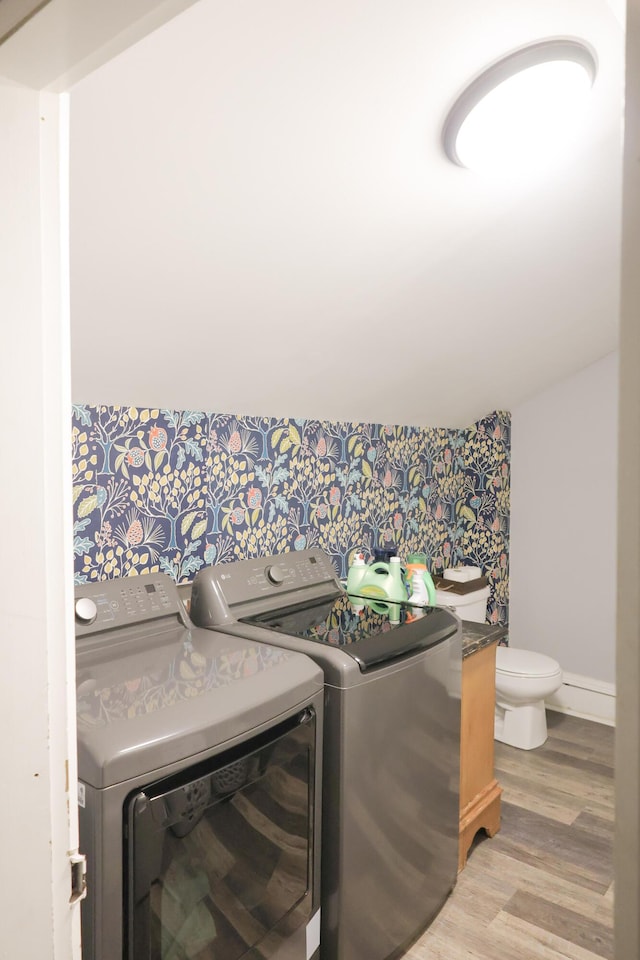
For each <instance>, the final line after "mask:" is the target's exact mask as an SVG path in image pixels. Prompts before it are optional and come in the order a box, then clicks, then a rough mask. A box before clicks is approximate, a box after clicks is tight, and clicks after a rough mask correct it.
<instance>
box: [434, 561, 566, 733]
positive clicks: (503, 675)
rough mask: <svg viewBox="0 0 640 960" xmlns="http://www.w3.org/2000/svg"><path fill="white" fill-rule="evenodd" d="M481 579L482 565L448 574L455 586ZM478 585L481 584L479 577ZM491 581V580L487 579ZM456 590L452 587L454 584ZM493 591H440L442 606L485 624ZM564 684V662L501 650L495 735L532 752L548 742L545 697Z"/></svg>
mask: <svg viewBox="0 0 640 960" xmlns="http://www.w3.org/2000/svg"><path fill="white" fill-rule="evenodd" d="M479 577H480V569H479V568H478V567H457V568H453V569H451V570H447V571H445V574H444V578H445V579H448V580H451V581H452V582H455V581H458V582H459V583H464V582H468V581H469V580H473V578H479ZM473 582H474V583H475V582H477V583H480V582H481V581H480V580H479V579H475V580H474V581H473ZM484 582H485V583H486V580H485V581H484ZM449 586H450V587H451V586H452V584H449ZM488 596H489V588H488V587H481V588H480V589H476V590H472V591H470V592H467V593H466V594H463V595H459V596H458V595H454V594H453V593H452V592H449V591H448V590H446V589H445V590H436V603H437V604H438V606H448V607H450V608H451V609H452V610H454V611H455V613H457V614H458V616H459V617H460V619H461V620H471V621H473V622H476V623H485V622H486V617H487V598H488ZM561 684H562V670H561V668H560V664H559V663H557V662H556V661H555V660H554V659H553V658H552V657H547V656H546V655H545V654H542V653H533V651H531V650H520V649H518V648H517V647H498V648H497V649H496V708H495V719H494V737H495V739H496V740H500V742H501V743H508V744H509V745H510V746H512V747H519V748H520V749H521V750H533V749H535V747H540V746H541V745H542V744H543V743H544V742H545V740H546V739H547V717H546V714H545V709H544V701H545V698H546V697H550V696H551V694H552V693H555V692H556V690H557V689H558V687H560V686H561Z"/></svg>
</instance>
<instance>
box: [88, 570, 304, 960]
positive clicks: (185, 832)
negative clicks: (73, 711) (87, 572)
mask: <svg viewBox="0 0 640 960" xmlns="http://www.w3.org/2000/svg"><path fill="white" fill-rule="evenodd" d="M75 617H76V653H77V725H78V776H79V782H78V802H79V827H80V850H81V852H82V853H84V854H85V855H86V858H87V888H88V893H87V897H86V899H85V900H84V901H83V903H82V956H83V960H143V958H144V960H187V958H189V960H193V958H198V960H220V958H224V960H240V958H243V960H309V958H312V957H314V958H315V957H317V955H318V945H319V936H320V918H319V907H320V810H321V793H320V791H321V781H322V767H321V757H322V730H323V693H322V690H323V676H322V672H321V670H320V669H319V668H318V666H317V665H316V664H315V663H313V661H312V660H310V659H309V658H308V657H305V656H303V655H300V654H297V653H295V652H293V651H287V650H283V649H282V648H281V647H278V646H270V645H268V644H263V643H257V642H255V641H252V640H249V639H246V638H240V637H232V636H229V635H226V634H222V633H219V632H216V631H210V630H202V629H198V628H196V627H194V625H193V623H192V622H191V621H190V619H189V617H188V615H187V613H186V610H185V608H184V605H183V603H182V600H181V598H180V596H179V594H178V591H177V589H176V586H175V584H174V583H173V581H172V580H171V579H170V577H168V576H166V575H164V574H148V575H144V576H137V577H131V578H127V579H120V580H110V581H102V582H100V583H93V584H83V585H80V586H78V587H77V588H76V596H75Z"/></svg>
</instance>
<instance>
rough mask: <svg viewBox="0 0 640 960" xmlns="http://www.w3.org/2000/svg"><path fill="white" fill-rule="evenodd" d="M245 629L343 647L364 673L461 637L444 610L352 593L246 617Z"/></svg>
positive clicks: (448, 614)
mask: <svg viewBox="0 0 640 960" xmlns="http://www.w3.org/2000/svg"><path fill="white" fill-rule="evenodd" d="M240 623H248V624H252V625H256V626H260V627H265V628H267V629H268V630H273V631H275V632H276V633H281V634H284V635H285V636H290V637H300V638H301V639H303V640H311V641H312V642H314V643H322V644H326V645H329V646H335V647H340V649H341V650H342V651H343V652H344V653H346V654H348V655H349V656H350V657H352V658H353V659H354V660H355V661H356V662H357V664H358V666H359V667H360V670H361V671H362V672H363V673H365V672H366V671H367V670H369V669H371V668H372V667H380V666H383V665H384V664H386V663H389V662H391V661H392V660H401V659H403V658H405V657H410V656H414V655H415V654H416V653H419V652H420V651H422V650H427V649H429V648H430V647H435V646H437V645H438V644H439V643H442V642H443V641H445V640H448V639H449V638H450V637H452V636H455V633H456V631H457V623H456V620H455V617H453V616H452V615H451V614H450V613H449V612H448V611H446V610H443V609H441V608H440V607H426V608H417V607H413V606H411V605H410V604H408V603H404V602H403V603H392V602H390V601H381V600H377V599H373V598H371V597H358V596H355V595H351V596H349V595H348V594H346V593H344V594H340V595H338V597H331V598H329V599H328V600H316V601H313V602H310V603H301V604H294V605H292V606H290V607H284V608H282V609H278V610H268V611H266V612H265V613H259V614H256V615H254V616H251V617H242V618H241V619H240Z"/></svg>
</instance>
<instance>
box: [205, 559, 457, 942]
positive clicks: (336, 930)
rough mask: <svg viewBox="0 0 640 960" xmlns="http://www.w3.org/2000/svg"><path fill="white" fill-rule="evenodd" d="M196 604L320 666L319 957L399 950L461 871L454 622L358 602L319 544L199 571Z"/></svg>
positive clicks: (236, 630)
mask: <svg viewBox="0 0 640 960" xmlns="http://www.w3.org/2000/svg"><path fill="white" fill-rule="evenodd" d="M190 611H191V617H192V618H193V620H194V622H195V623H198V624H199V625H200V626H203V627H211V628H212V629H215V630H223V631H225V632H228V633H229V634H230V635H232V636H234V637H237V638H240V637H243V638H245V639H248V640H251V641H257V642H260V643H265V644H269V645H277V646H281V647H283V648H284V649H287V650H289V651H296V652H299V653H304V654H305V655H307V656H309V657H310V658H312V659H313V660H315V662H316V663H317V664H318V665H319V666H321V667H322V670H323V673H324V682H325V714H324V716H325V721H324V722H325V728H324V766H323V784H324V790H323V823H322V829H323V848H322V858H323V860H322V863H323V867H322V874H323V877H322V914H321V920H322V924H321V926H322V935H321V948H320V952H321V957H322V960H386V958H390V957H393V956H398V955H400V954H401V953H402V952H403V951H404V950H405V949H406V948H407V947H408V946H409V945H410V943H411V942H412V941H413V940H414V939H415V938H416V937H417V936H419V935H420V934H421V933H422V931H423V930H424V929H425V928H426V927H427V926H428V924H429V923H430V922H431V920H432V919H433V917H434V916H435V915H436V914H437V912H438V911H439V909H440V908H441V907H442V905H443V903H444V902H445V901H446V899H447V897H448V895H449V893H450V892H451V890H452V888H453V886H454V884H455V881H456V876H457V866H458V830H459V782H460V781H459V777H460V688H461V664H462V643H461V633H460V621H459V619H458V618H457V617H456V616H455V614H453V613H451V612H450V611H447V610H444V609H439V608H416V607H412V606H410V605H408V604H404V603H393V604H387V603H384V602H380V601H379V600H372V599H371V598H365V597H362V598H360V599H357V598H355V597H350V596H349V595H347V594H346V592H345V590H344V588H343V586H342V584H341V583H340V581H339V580H338V578H337V576H336V573H335V570H334V568H333V564H332V562H331V559H330V558H329V557H328V556H327V555H326V554H325V553H324V552H323V551H322V550H316V549H307V550H302V551H291V552H289V553H286V554H281V555H278V556H273V557H266V558H263V559H258V560H242V561H237V562H233V563H226V564H220V565H217V566H213V567H208V568H203V569H201V570H200V571H199V572H198V574H197V575H196V577H195V580H194V583H193V589H192V595H191V607H190Z"/></svg>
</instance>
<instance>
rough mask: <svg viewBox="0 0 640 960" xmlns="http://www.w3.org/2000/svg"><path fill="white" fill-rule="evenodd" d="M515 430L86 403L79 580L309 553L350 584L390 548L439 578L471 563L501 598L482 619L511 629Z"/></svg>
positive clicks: (491, 421)
mask: <svg viewBox="0 0 640 960" xmlns="http://www.w3.org/2000/svg"><path fill="white" fill-rule="evenodd" d="M509 460H510V416H509V414H508V413H504V412H496V413H493V414H491V415H490V416H488V417H486V418H484V419H483V420H481V421H479V422H478V423H476V424H474V425H473V426H472V427H470V428H469V429H466V430H447V429H444V428H417V427H407V426H390V425H382V424H371V423H333V422H327V421H320V420H274V419H268V418H264V417H247V416H230V415H223V414H215V413H205V412H201V411H174V410H157V409H156V410H152V409H143V408H136V407H114V406H87V405H76V406H74V410H73V478H74V479H73V482H74V554H75V571H76V580H77V581H78V582H84V581H87V580H99V579H104V578H111V577H119V576H128V575H132V574H137V573H146V572H149V571H156V570H162V571H164V572H166V573H168V574H170V575H171V576H172V577H173V578H174V579H175V580H176V581H177V582H178V583H182V582H187V581H189V580H191V579H192V578H193V576H194V574H195V573H196V571H197V570H198V569H199V568H200V567H201V566H202V565H203V564H211V563H224V562H226V561H229V560H234V559H237V558H244V557H257V556H262V555H266V554H272V553H278V552H281V551H283V550H288V549H303V548H304V547H309V546H319V547H321V548H323V549H324V550H325V551H326V552H327V553H328V554H329V555H330V556H331V557H332V558H333V560H334V562H335V565H336V568H337V570H338V573H339V574H340V576H346V571H347V568H348V565H349V562H350V559H351V556H352V554H353V553H354V552H355V551H356V550H359V551H364V553H365V555H366V556H367V558H370V557H371V556H372V554H373V549H374V547H375V546H377V545H378V544H387V543H393V544H395V545H396V546H397V548H398V553H399V554H400V555H401V556H406V554H408V553H410V552H415V551H423V552H426V553H427V556H428V559H429V566H430V568H431V571H432V572H433V573H438V572H441V571H442V570H443V569H444V568H445V567H448V566H451V565H455V564H458V563H461V562H465V561H466V562H468V563H474V564H476V565H478V566H480V567H481V568H482V570H483V572H484V574H485V575H486V576H487V577H488V578H489V581H490V584H491V599H490V602H489V611H488V617H489V619H490V620H492V621H494V622H498V621H500V622H507V618H508V583H509V580H508V577H509V570H508V556H509V550H508V546H509Z"/></svg>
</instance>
